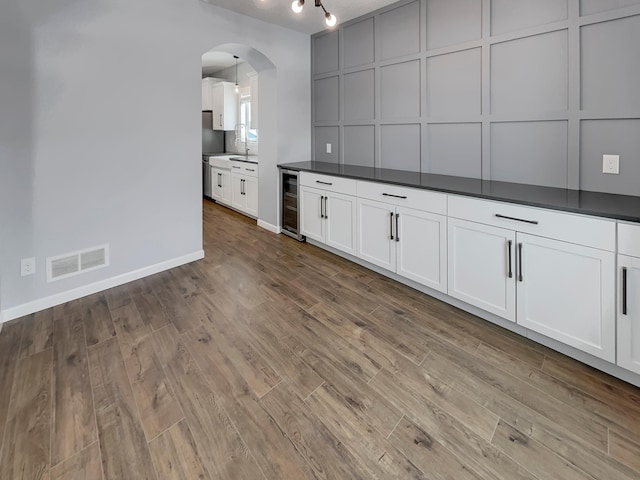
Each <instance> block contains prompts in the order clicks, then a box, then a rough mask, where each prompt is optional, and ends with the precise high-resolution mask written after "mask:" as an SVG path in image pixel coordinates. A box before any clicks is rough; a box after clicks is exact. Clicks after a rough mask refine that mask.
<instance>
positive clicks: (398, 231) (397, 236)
mask: <svg viewBox="0 0 640 480" xmlns="http://www.w3.org/2000/svg"><path fill="white" fill-rule="evenodd" d="M399 219H400V214H399V213H396V242H399V241H400V228H399V227H398V221H399Z"/></svg>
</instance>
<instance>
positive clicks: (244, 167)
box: [231, 160, 258, 177]
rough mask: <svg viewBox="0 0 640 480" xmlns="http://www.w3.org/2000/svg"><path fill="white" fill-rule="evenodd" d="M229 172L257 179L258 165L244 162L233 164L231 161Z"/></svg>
mask: <svg viewBox="0 0 640 480" xmlns="http://www.w3.org/2000/svg"><path fill="white" fill-rule="evenodd" d="M231 171H232V172H235V173H242V174H243V175H246V176H249V177H257V176H258V165H257V164H254V163H246V162H234V161H233V160H232V161H231Z"/></svg>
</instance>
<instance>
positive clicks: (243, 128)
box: [236, 123, 249, 157]
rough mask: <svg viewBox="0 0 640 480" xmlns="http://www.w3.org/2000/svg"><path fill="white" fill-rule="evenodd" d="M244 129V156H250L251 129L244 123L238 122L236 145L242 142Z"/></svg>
mask: <svg viewBox="0 0 640 480" xmlns="http://www.w3.org/2000/svg"><path fill="white" fill-rule="evenodd" d="M243 131H244V156H245V157H248V156H249V130H248V129H247V126H246V125H245V124H244V123H238V124H237V125H236V147H237V146H238V143H242V140H240V137H241V136H242V132H243Z"/></svg>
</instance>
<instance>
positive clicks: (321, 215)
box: [300, 172, 356, 255]
mask: <svg viewBox="0 0 640 480" xmlns="http://www.w3.org/2000/svg"><path fill="white" fill-rule="evenodd" d="M300 177H301V178H300V185H301V187H300V208H301V216H300V231H301V232H302V234H303V235H306V236H307V238H310V239H313V240H316V241H318V242H321V243H324V244H326V245H328V246H330V247H332V248H335V249H337V250H340V251H343V252H345V253H349V254H351V255H355V253H356V197H355V196H354V195H353V194H355V190H356V187H355V181H353V180H348V179H343V178H334V177H330V176H326V175H316V174H310V173H306V172H302V173H301V175H300Z"/></svg>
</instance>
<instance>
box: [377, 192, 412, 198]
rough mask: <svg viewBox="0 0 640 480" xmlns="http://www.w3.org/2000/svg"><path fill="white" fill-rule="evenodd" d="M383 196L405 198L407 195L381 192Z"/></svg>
mask: <svg viewBox="0 0 640 480" xmlns="http://www.w3.org/2000/svg"><path fill="white" fill-rule="evenodd" d="M382 195H383V196H384V197H393V198H403V199H406V198H407V196H406V195H392V194H390V193H383V194H382Z"/></svg>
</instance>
